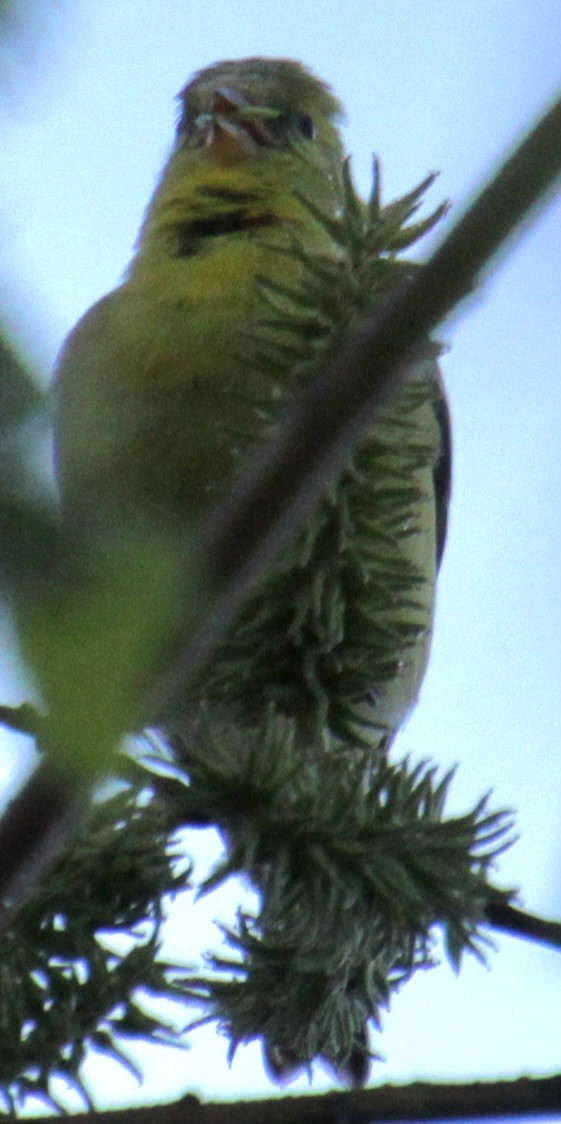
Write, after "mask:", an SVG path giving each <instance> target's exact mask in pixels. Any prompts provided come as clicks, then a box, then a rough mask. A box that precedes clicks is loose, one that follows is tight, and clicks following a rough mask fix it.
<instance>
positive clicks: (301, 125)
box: [298, 113, 316, 140]
mask: <svg viewBox="0 0 561 1124" xmlns="http://www.w3.org/2000/svg"><path fill="white" fill-rule="evenodd" d="M298 129H299V131H300V132H301V134H302V136H303V137H305V138H306V140H313V139H314V137H315V135H316V130H315V127H314V122H313V120H312V118H311V117H310V114H309V113H299V114H298Z"/></svg>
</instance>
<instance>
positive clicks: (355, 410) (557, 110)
mask: <svg viewBox="0 0 561 1124" xmlns="http://www.w3.org/2000/svg"><path fill="white" fill-rule="evenodd" d="M560 174H561V99H560V100H559V101H558V102H557V103H555V104H554V106H553V108H552V109H551V110H550V111H549V113H547V114H546V115H545V116H544V117H543V118H542V119H541V120H540V121H539V122H538V124H537V125H536V127H535V128H534V129H533V131H532V132H531V133H530V134H529V136H528V137H527V138H526V140H525V141H523V142H522V144H521V145H520V146H519V148H518V149H517V150H516V151H515V152H514V154H513V155H512V156H511V157H510V158H509V159H508V160H507V162H506V163H505V164H504V166H503V167H502V169H501V170H500V171H499V172H498V174H497V175H496V176H495V177H494V179H493V180H492V181H491V183H490V184H489V185H488V186H487V187H486V188H485V189H484V190H483V191H482V193H481V195H480V196H479V197H478V198H477V199H476V201H475V203H474V204H473V205H472V206H471V207H470V208H469V210H468V211H467V212H466V214H465V215H464V216H463V218H462V219H460V221H459V222H458V223H457V225H456V226H455V227H454V228H453V230H452V231H451V233H450V234H449V235H448V237H447V238H446V239H445V240H444V242H443V243H442V245H441V246H440V248H439V249H438V250H437V251H436V253H435V254H434V255H433V257H432V258H431V259H430V260H429V261H428V263H427V264H426V265H425V267H424V268H423V269H421V270H419V272H418V273H417V274H416V275H415V276H414V277H413V279H412V281H410V282H409V283H407V284H406V285H405V286H404V287H400V288H399V289H398V290H397V291H394V293H393V294H392V295H391V296H390V298H389V299H388V300H387V302H383V303H382V305H381V306H380V307H378V308H377V309H376V311H375V312H373V313H371V314H370V315H368V316H366V317H365V319H364V320H363V322H362V323H361V324H360V325H359V326H358V327H357V329H356V330H355V331H354V332H353V333H351V335H350V336H349V338H348V339H347V340H346V342H345V344H344V345H343V347H342V348H341V349H340V351H339V353H338V354H337V355H336V356H335V357H334V359H333V360H332V361H331V363H330V364H329V365H328V367H327V370H324V371H323V372H322V373H321V374H320V375H319V376H318V378H317V379H315V380H313V381H312V382H311V384H310V385H309V386H308V387H307V389H306V390H305V392H304V393H303V394H302V395H301V396H300V397H299V399H298V400H297V401H296V402H294V403H293V404H292V406H291V408H290V409H289V410H288V411H287V416H286V418H285V424H284V426H281V427H280V429H279V432H278V434H277V436H276V437H275V438H274V439H273V440H272V441H271V442H270V443H268V444H267V446H266V447H263V448H262V450H261V451H260V452H259V453H258V455H257V456H256V457H254V458H253V459H252V461H251V463H250V464H249V466H248V469H247V472H246V473H245V474H244V476H243V478H242V479H241V480H239V481H238V482H237V484H236V487H235V489H232V490H231V491H230V492H229V493H228V494H227V496H226V497H225V499H224V501H223V502H222V503H220V504H219V505H217V507H216V508H215V509H214V510H213V511H212V512H211V513H210V517H209V518H208V519H207V520H206V521H205V523H204V525H203V528H202V539H201V552H202V556H203V557H204V559H205V567H207V568H206V569H205V573H207V574H208V575H209V577H210V580H209V581H208V585H207V590H206V595H205V604H204V608H203V611H202V613H201V615H200V616H199V619H198V620H197V622H196V626H195V628H194V630H192V631H190V633H189V635H188V637H187V639H186V642H185V644H184V646H183V650H182V651H181V653H180V654H179V656H178V657H177V659H176V661H175V663H174V664H173V665H172V666H171V667H170V668H169V669H168V671H167V672H166V674H165V675H164V676H163V678H162V680H161V682H160V684H159V688H158V690H157V692H156V695H155V697H154V698H153V700H152V703H151V715H152V717H153V716H159V715H161V714H165V713H166V712H168V711H169V709H170V706H173V705H174V704H176V703H177V702H178V701H179V700H180V699H181V696H182V695H183V694H184V691H185V687H186V685H187V684H188V682H189V681H190V680H191V679H192V677H193V676H194V674H195V673H196V672H197V671H198V670H199V668H200V667H201V666H202V665H203V664H204V663H205V662H206V661H207V660H208V659H209V657H210V655H211V654H212V651H213V649H214V647H215V646H216V644H217V642H218V640H219V639H220V638H221V637H222V636H223V634H224V632H225V630H226V629H227V627H228V626H229V624H230V623H231V621H232V619H233V617H234V616H235V614H236V612H237V611H238V610H239V608H240V605H241V602H242V600H243V599H244V598H247V596H248V594H249V593H250V592H251V590H252V589H254V588H255V586H256V585H257V584H258V583H259V582H260V581H261V580H262V579H263V578H264V577H265V575H266V573H267V571H268V570H269V568H270V567H271V565H272V563H273V562H274V560H275V558H276V556H277V554H278V553H279V551H280V550H281V549H282V547H284V546H286V545H287V543H288V542H289V541H290V539H291V537H292V536H293V535H294V534H295V532H296V531H297V529H298V528H299V527H300V526H302V524H303V523H304V521H305V519H306V518H307V517H308V516H309V515H310V514H311V512H312V511H313V508H314V506H315V505H316V504H317V502H318V501H319V499H320V498H321V497H322V496H323V495H324V494H325V491H326V489H327V488H328V486H329V484H330V483H331V482H332V481H333V480H334V479H335V478H336V476H337V473H338V472H339V471H340V469H341V468H342V466H343V464H344V463H345V461H346V459H347V457H348V455H349V451H350V450H351V449H352V448H353V447H354V446H355V445H356V444H357V443H358V441H359V440H360V438H361V436H362V435H363V433H364V430H365V428H366V427H367V426H369V425H372V423H373V421H375V418H376V415H377V414H378V413H379V411H380V410H381V409H382V408H383V406H384V405H385V403H386V401H387V400H388V398H389V397H390V396H391V394H393V393H394V392H395V391H396V390H397V389H398V387H399V386H400V385H401V384H402V383H403V382H404V381H405V380H406V379H407V378H408V377H409V376H410V374H411V371H412V369H414V368H415V366H416V364H417V363H419V362H422V358H423V355H426V349H427V344H426V343H425V344H423V341H425V340H426V337H427V335H428V333H430V332H431V331H432V330H433V329H434V328H436V327H437V325H438V324H439V323H440V322H441V321H442V320H443V318H444V317H445V316H447V315H448V314H449V313H450V312H451V311H452V310H453V309H454V308H455V307H456V306H457V305H458V304H459V303H460V301H461V300H463V299H464V298H465V297H466V296H467V295H468V294H469V293H470V292H472V291H473V289H474V288H475V286H476V283H477V280H478V278H479V275H480V274H481V273H482V271H483V270H484V269H485V267H486V266H487V265H488V264H489V262H490V259H491V258H492V257H493V256H494V255H495V254H496V253H497V251H498V250H499V249H500V248H501V247H502V246H503V245H504V243H505V241H506V240H507V239H508V238H509V236H511V235H512V233H513V231H514V230H515V228H516V227H517V226H519V225H520V223H521V222H522V221H523V220H524V219H526V218H527V217H528V215H529V213H530V211H531V210H532V208H534V207H535V206H536V204H537V202H538V201H539V200H540V199H541V198H542V197H543V195H544V194H545V192H546V191H547V190H548V189H549V190H550V189H551V188H552V185H553V183H554V181H555V180H556V179H557V178H558V177H559V175H560Z"/></svg>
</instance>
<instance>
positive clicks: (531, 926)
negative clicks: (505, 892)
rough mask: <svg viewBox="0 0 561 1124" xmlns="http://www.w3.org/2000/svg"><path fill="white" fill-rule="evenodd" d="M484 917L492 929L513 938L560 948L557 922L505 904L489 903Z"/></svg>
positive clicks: (559, 930) (560, 931)
mask: <svg viewBox="0 0 561 1124" xmlns="http://www.w3.org/2000/svg"><path fill="white" fill-rule="evenodd" d="M485 915H486V917H487V920H488V921H489V924H490V925H491V926H492V928H493V929H500V930H501V931H502V932H504V933H509V934H510V935H511V936H513V937H522V938H523V939H524V940H527V941H537V942H539V943H540V944H547V945H550V946H551V947H552V948H561V922H559V921H546V920H545V919H544V918H543V917H536V916H535V915H534V914H532V913H526V912H525V911H524V910H522V909H516V908H515V907H514V906H513V905H508V904H507V903H506V902H489V905H488V906H486V908H485Z"/></svg>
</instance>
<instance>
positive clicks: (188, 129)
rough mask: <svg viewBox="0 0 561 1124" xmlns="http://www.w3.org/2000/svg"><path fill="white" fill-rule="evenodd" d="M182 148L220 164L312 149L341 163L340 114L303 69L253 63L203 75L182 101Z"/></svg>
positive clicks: (218, 67) (277, 62) (221, 66)
mask: <svg viewBox="0 0 561 1124" xmlns="http://www.w3.org/2000/svg"><path fill="white" fill-rule="evenodd" d="M179 100H180V104H181V113H180V118H179V122H178V126H177V136H178V145H179V146H181V147H186V148H189V149H197V148H199V149H200V148H204V149H206V150H207V151H208V152H209V153H211V154H212V156H213V157H214V158H215V159H216V160H217V161H218V162H220V163H230V162H236V161H240V160H242V161H243V160H247V159H248V157H249V158H251V157H259V155H260V154H262V155H265V154H267V153H269V152H270V151H271V150H277V151H287V150H293V149H294V147H295V146H297V145H301V144H304V145H309V146H313V147H314V148H316V149H318V150H319V152H322V153H323V154H324V155H329V156H330V157H331V159H333V158H335V159H337V158H339V159H340V158H341V156H342V150H341V141H340V138H339V133H338V131H337V127H336V121H337V120H338V119H340V118H341V116H342V109H341V106H340V104H339V102H338V101H337V99H336V98H335V97H334V96H333V94H332V93H331V91H330V90H329V88H328V86H326V85H325V84H324V83H323V82H321V81H320V80H319V79H318V78H315V77H314V75H312V74H311V73H310V72H309V70H307V69H306V68H305V67H304V66H302V65H301V64H300V63H297V62H292V61H290V60H288V59H265V58H251V59H241V60H236V61H231V62H220V63H216V64H215V65H214V66H210V67H207V68H206V69H205V70H201V71H199V72H198V74H196V75H195V77H194V78H193V79H192V80H191V81H190V82H189V84H188V85H187V86H186V87H185V89H184V90H182V92H181V94H180V95H179Z"/></svg>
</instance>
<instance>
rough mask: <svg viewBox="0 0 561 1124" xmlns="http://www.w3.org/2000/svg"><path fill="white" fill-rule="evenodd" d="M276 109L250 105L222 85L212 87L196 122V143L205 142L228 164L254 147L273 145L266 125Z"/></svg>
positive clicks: (250, 152)
mask: <svg viewBox="0 0 561 1124" xmlns="http://www.w3.org/2000/svg"><path fill="white" fill-rule="evenodd" d="M277 116H278V115H277V112H276V111H275V110H267V109H266V108H264V107H261V106H255V105H252V104H251V102H248V101H247V99H246V98H245V97H244V96H243V94H240V93H239V92H238V91H237V90H234V89H232V88H231V87H230V86H221V87H220V88H219V89H217V90H215V92H214V94H213V95H212V100H211V103H210V110H209V112H208V113H203V114H201V115H200V117H199V118H198V119H197V121H196V123H195V124H196V138H197V139H196V143H197V145H198V146H201V145H204V146H205V147H206V148H208V149H210V151H211V152H212V153H213V155H215V156H216V157H217V158H218V159H219V160H220V161H221V162H224V163H229V162H230V161H232V160H239V159H241V158H243V157H247V156H248V155H252V154H253V153H254V152H255V150H256V148H266V147H271V146H272V145H273V143H274V142H273V139H272V137H271V134H270V132H269V130H268V129H267V124H268V122H269V121H270V120H271V118H276V117H277Z"/></svg>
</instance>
